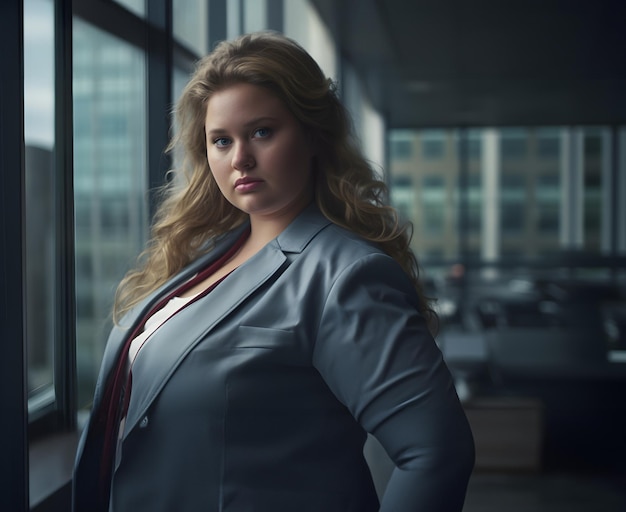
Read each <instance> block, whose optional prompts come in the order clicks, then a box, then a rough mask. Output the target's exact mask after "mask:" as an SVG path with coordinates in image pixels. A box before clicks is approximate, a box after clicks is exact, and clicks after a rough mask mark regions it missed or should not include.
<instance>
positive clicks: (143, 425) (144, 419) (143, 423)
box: [139, 416, 148, 428]
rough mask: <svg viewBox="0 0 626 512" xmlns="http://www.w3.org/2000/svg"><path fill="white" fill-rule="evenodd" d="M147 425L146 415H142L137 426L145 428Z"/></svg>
mask: <svg viewBox="0 0 626 512" xmlns="http://www.w3.org/2000/svg"><path fill="white" fill-rule="evenodd" d="M147 426H148V416H144V417H143V418H142V420H141V421H140V422H139V428H146V427H147Z"/></svg>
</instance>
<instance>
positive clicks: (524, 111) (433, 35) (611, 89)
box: [313, 0, 626, 128]
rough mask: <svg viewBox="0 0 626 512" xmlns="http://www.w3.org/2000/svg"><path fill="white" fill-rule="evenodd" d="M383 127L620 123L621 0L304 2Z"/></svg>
mask: <svg viewBox="0 0 626 512" xmlns="http://www.w3.org/2000/svg"><path fill="white" fill-rule="evenodd" d="M313 4H314V5H315V6H316V8H317V10H318V12H319V13H320V15H321V17H322V18H323V19H324V21H325V22H326V23H327V24H328V26H329V27H330V29H331V31H332V32H333V34H334V36H335V40H336V42H337V44H338V46H339V52H340V53H341V55H342V57H344V58H346V59H348V60H349V61H350V62H351V63H352V64H353V65H354V67H355V68H356V69H357V72H358V73H359V75H360V76H361V78H362V79H363V80H364V83H365V84H366V89H367V93H368V95H369V96H370V98H371V99H372V101H373V102H374V104H375V105H376V106H377V107H378V108H379V109H380V110H381V111H382V112H383V113H384V115H385V117H386V120H387V124H388V127H389V128H415V127H439V126H496V125H498V126H501V125H518V126H525V125H536V124H543V125H568V124H577V125H579V124H620V123H621V124H625V123H626V1H625V0H471V1H470V0H313Z"/></svg>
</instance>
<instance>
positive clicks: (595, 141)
mask: <svg viewBox="0 0 626 512" xmlns="http://www.w3.org/2000/svg"><path fill="white" fill-rule="evenodd" d="M609 154H610V152H609V148H608V140H607V138H605V137H604V136H603V132H602V130H601V129H594V128H586V129H585V130H584V139H583V155H584V165H583V240H584V247H585V250H587V251H592V252H600V251H602V250H603V249H604V250H605V251H607V252H608V249H609V247H610V244H609V242H608V240H606V239H605V240H603V235H604V238H606V234H607V232H608V229H607V228H608V226H607V225H606V223H607V222H608V212H606V210H605V207H606V206H608V201H603V197H607V199H608V196H605V194H604V192H608V188H607V185H608V184H607V183H606V181H607V180H606V178H608V176H606V174H607V172H603V171H604V169H605V168H606V167H607V166H608V165H609V162H608V158H609ZM607 170H608V169H607ZM609 172H610V171H609ZM605 229H606V230H607V231H605Z"/></svg>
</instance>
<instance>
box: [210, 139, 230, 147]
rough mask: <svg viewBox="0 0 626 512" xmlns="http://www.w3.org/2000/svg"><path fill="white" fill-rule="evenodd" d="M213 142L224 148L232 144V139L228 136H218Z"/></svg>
mask: <svg viewBox="0 0 626 512" xmlns="http://www.w3.org/2000/svg"><path fill="white" fill-rule="evenodd" d="M213 144H215V145H216V146H217V147H218V148H224V147H226V146H228V144H230V140H229V139H227V138H226V137H218V138H217V139H214V140H213Z"/></svg>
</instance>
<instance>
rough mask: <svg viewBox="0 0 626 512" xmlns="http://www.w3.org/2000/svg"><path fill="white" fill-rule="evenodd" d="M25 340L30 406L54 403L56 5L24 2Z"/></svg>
mask: <svg viewBox="0 0 626 512" xmlns="http://www.w3.org/2000/svg"><path fill="white" fill-rule="evenodd" d="M24 139H25V163H26V194H25V195H26V198H25V212H26V213H25V216H26V248H25V249H26V294H25V295H26V304H25V306H26V307H25V310H26V341H27V349H28V394H29V408H30V409H31V410H32V409H33V408H36V406H37V401H38V399H42V398H43V399H45V400H46V401H47V400H48V399H54V332H55V328H54V322H55V315H54V312H55V309H54V304H55V297H54V289H55V286H54V277H55V275H56V272H55V267H56V265H55V231H56V226H55V218H56V216H55V202H54V181H55V180H54V142H55V141H54V5H53V2H52V1H51V0H25V2H24Z"/></svg>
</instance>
